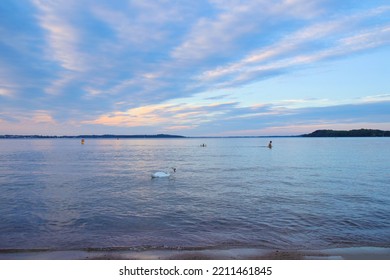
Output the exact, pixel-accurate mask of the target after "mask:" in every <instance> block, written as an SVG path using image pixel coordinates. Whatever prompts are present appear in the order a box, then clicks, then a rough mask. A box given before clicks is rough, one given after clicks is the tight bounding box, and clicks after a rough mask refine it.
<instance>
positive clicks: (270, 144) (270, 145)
mask: <svg viewBox="0 0 390 280" xmlns="http://www.w3.org/2000/svg"><path fill="white" fill-rule="evenodd" d="M268 148H270V149H272V141H269V144H268Z"/></svg>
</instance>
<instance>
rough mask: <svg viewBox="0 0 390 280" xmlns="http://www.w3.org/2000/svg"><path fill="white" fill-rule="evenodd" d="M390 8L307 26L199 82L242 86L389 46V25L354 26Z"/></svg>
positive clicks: (213, 71)
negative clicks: (290, 71) (366, 27)
mask: <svg viewBox="0 0 390 280" xmlns="http://www.w3.org/2000/svg"><path fill="white" fill-rule="evenodd" d="M389 11H390V7H387V6H386V7H381V8H376V9H374V10H372V11H368V12H366V13H364V14H359V15H355V16H346V17H344V18H341V19H337V20H332V21H328V22H321V23H315V24H314V25H311V26H308V27H304V28H303V29H301V30H298V31H296V32H294V33H292V34H288V35H285V36H284V37H283V38H282V39H280V40H279V41H278V42H276V43H274V44H272V45H270V46H267V47H265V48H261V49H259V50H257V51H254V52H253V53H252V54H250V55H249V56H247V57H245V58H243V59H242V60H240V61H238V62H235V63H232V64H229V65H226V66H223V67H218V68H216V69H213V70H208V71H205V72H203V73H202V75H200V76H199V81H202V82H204V83H210V84H212V83H213V81H215V83H217V85H218V86H219V87H229V86H234V85H240V84H242V83H245V82H251V81H253V80H257V79H263V78H267V77H268V76H273V75H280V74H283V73H285V72H286V71H289V70H290V69H293V68H294V67H298V66H302V65H309V64H312V63H314V62H317V61H322V60H326V59H331V58H335V57H340V56H345V55H350V54H353V53H355V52H358V51H362V50H366V49H371V48H375V47H379V46H383V45H387V44H389V43H390V29H389V28H390V25H389V24H385V25H382V26H379V27H377V26H376V27H373V28H368V29H364V30H358V31H354V30H353V27H354V26H356V24H358V23H360V22H361V21H363V20H365V19H367V18H370V17H374V16H377V15H378V14H382V13H388V12H389ZM351 33H353V34H351ZM218 81H219V82H218Z"/></svg>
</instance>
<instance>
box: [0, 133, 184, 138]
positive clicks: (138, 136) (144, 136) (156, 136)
mask: <svg viewBox="0 0 390 280" xmlns="http://www.w3.org/2000/svg"><path fill="white" fill-rule="evenodd" d="M1 138H3V139H4V138H5V139H19V138H21V139H26V138H27V139H28V138H34V139H36V138H38V139H46V138H85V139H91V138H97V139H118V138H185V136H180V135H169V134H156V135H114V134H104V135H77V136H66V135H64V136H49V135H0V139H1Z"/></svg>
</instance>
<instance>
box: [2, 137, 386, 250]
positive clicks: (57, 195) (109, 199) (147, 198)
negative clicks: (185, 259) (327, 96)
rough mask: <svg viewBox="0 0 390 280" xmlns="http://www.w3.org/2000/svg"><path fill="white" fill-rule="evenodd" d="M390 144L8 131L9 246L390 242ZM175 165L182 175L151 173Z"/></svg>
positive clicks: (5, 205) (5, 213) (5, 229)
mask: <svg viewBox="0 0 390 280" xmlns="http://www.w3.org/2000/svg"><path fill="white" fill-rule="evenodd" d="M269 140H272V141H273V143H274V148H273V149H272V150H270V149H268V148H266V147H264V146H265V145H267V143H268V141H269ZM202 143H206V144H207V147H205V148H202V147H200V144H202ZM389 147H390V138H314V139H313V138H274V139H262V138H248V139H247V138H245V139H166V140H164V139H162V140H153V139H137V140H135V139H131V140H123V139H121V140H98V139H91V140H89V139H87V140H86V144H85V145H81V144H80V140H79V139H47V140H45V139H35V140H31V139H28V140H23V139H19V140H0V219H1V222H0V249H53V250H60V249H61V250H64V249H65V250H69V249H85V248H95V249H97V248H128V249H132V248H133V249H149V248H171V249H175V248H227V247H248V246H250V247H257V248H272V249H277V248H283V249H286V248H287V249H322V248H334V247H354V246H383V247H389V246H390V172H389V170H390V148H389ZM170 167H176V168H177V172H176V173H175V174H174V176H173V177H171V178H159V179H151V174H152V173H153V172H155V171H159V170H169V168H170Z"/></svg>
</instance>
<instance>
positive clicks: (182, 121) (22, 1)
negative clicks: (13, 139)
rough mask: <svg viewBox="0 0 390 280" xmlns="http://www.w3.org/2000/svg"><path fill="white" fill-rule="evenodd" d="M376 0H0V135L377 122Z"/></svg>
mask: <svg viewBox="0 0 390 280" xmlns="http://www.w3.org/2000/svg"><path fill="white" fill-rule="evenodd" d="M389 76H390V2H389V1H388V0H382V1H380V0H370V1H359V0H344V1H339V0H311V1H310V0H275V1H269V0H246V1H243V0H242V1H239V0H197V1H192V0H182V1H178V0H46V1H43V0H2V1H0V135H3V134H23V135H26V134H41V135H80V134H159V133H166V134H177V135H184V136H267V135H275V136H276V135H299V134H303V133H310V132H312V131H314V130H317V129H335V130H341V129H342V130H349V129H360V128H370V129H383V130H390V79H389Z"/></svg>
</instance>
